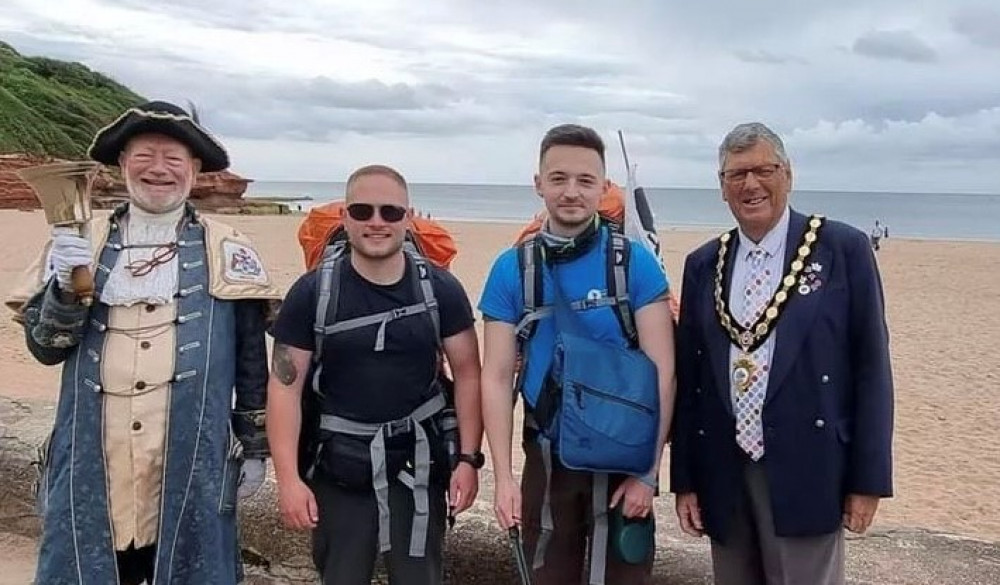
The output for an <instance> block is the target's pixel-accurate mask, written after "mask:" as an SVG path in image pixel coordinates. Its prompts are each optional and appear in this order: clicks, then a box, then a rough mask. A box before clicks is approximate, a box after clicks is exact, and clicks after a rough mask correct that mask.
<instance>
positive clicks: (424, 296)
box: [406, 249, 443, 350]
mask: <svg viewBox="0 0 1000 585" xmlns="http://www.w3.org/2000/svg"><path fill="white" fill-rule="evenodd" d="M406 258H407V261H408V262H410V265H411V269H412V270H413V275H414V276H415V278H414V279H413V286H414V289H415V291H416V293H417V298H418V299H420V301H419V302H421V303H423V305H424V306H425V307H426V308H427V311H426V313H427V317H428V318H429V319H430V322H431V327H432V328H433V330H434V339H436V340H437V343H438V349H439V350H440V349H443V348H442V346H441V311H440V308H439V307H438V301H437V297H436V296H434V283H433V282H432V281H431V266H430V264H429V263H428V262H427V259H426V258H424V257H423V256H421V255H420V254H419V253H418V252H417V251H416V250H415V249H414V250H413V251H410V250H407V251H406Z"/></svg>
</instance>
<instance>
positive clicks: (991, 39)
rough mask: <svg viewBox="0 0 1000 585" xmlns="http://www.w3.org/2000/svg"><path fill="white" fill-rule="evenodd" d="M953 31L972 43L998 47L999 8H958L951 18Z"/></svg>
mask: <svg viewBox="0 0 1000 585" xmlns="http://www.w3.org/2000/svg"><path fill="white" fill-rule="evenodd" d="M951 24H952V27H953V28H954V29H955V32H957V33H958V34H960V35H962V36H964V37H966V38H967V39H969V41H970V42H972V43H973V44H976V45H979V46H981V47H987V48H991V49H1000V10H997V9H995V8H987V7H986V6H967V7H964V8H960V9H959V10H958V11H957V12H956V13H955V16H954V17H953V18H952V20H951Z"/></svg>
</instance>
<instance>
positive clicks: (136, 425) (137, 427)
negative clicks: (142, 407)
mask: <svg viewBox="0 0 1000 585" xmlns="http://www.w3.org/2000/svg"><path fill="white" fill-rule="evenodd" d="M140 429H142V423H141V422H139V421H135V422H133V423H132V430H133V431H138V430H140Z"/></svg>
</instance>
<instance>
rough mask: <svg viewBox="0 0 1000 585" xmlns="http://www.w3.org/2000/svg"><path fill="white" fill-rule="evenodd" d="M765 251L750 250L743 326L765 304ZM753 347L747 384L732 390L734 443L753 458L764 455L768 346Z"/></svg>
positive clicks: (768, 277)
mask: <svg viewBox="0 0 1000 585" xmlns="http://www.w3.org/2000/svg"><path fill="white" fill-rule="evenodd" d="M767 256H769V254H768V253H767V252H766V251H765V250H762V249H760V248H756V249H754V250H751V251H750V253H749V259H748V266H747V279H746V284H745V286H744V290H743V307H742V308H743V314H742V321H743V326H744V327H750V326H751V325H752V324H753V323H754V322H756V321H757V319H758V318H759V317H760V314H761V313H763V312H764V309H765V308H766V307H767V302H768V301H769V300H770V299H769V294H768V293H769V292H770V290H771V287H770V281H771V271H770V270H768V269H767V268H766V267H765V260H766V259H767ZM767 345H768V344H767V343H764V344H762V345H761V347H759V348H757V349H756V350H755V351H754V352H753V354H752V356H751V358H752V359H753V362H754V364H756V366H757V367H756V368H754V370H753V372H752V373H751V375H750V386H749V387H748V388H747V389H746V391H744V392H740V390H739V389H734V391H733V392H734V395H735V398H736V404H735V413H736V443H737V444H738V445H739V446H740V448H741V449H743V450H744V451H746V453H747V455H749V456H750V458H751V459H753V460H754V461H757V460H759V459H760V458H761V457H763V456H764V427H763V424H762V422H761V416H760V414H761V409H762V408H763V406H764V398H765V396H766V395H767V376H766V374H767V370H768V368H769V365H768V361H769V360H768V347H767Z"/></svg>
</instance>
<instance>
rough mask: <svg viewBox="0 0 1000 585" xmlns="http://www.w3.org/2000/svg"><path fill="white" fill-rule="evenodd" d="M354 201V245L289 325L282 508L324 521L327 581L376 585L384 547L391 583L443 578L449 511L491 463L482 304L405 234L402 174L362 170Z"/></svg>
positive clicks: (350, 227) (433, 582)
mask: <svg viewBox="0 0 1000 585" xmlns="http://www.w3.org/2000/svg"><path fill="white" fill-rule="evenodd" d="M346 204H347V206H346V210H347V213H346V214H345V215H344V219H343V221H344V229H345V231H346V233H347V240H348V249H347V251H346V252H345V253H344V254H343V255H340V256H335V257H330V258H327V259H325V260H323V261H322V263H321V264H320V265H319V268H318V269H316V270H314V271H311V272H308V273H306V274H305V275H303V276H302V277H300V278H299V279H298V280H297V281H296V282H295V284H294V285H293V286H292V288H291V289H290V290H289V292H288V296H287V297H286V298H285V301H284V303H283V305H282V309H281V313H280V314H279V316H278V320H277V322H276V323H275V326H274V339H275V345H274V360H273V367H272V372H271V379H270V382H269V383H268V396H269V398H268V419H269V421H270V423H269V425H268V436H269V438H270V441H271V449H272V451H273V453H274V469H275V475H276V476H277V480H278V503H279V509H280V512H281V517H282V520H283V521H284V523H285V525H286V526H288V527H289V528H292V529H296V530H310V531H312V540H313V548H312V558H313V561H314V563H315V565H316V568H317V570H318V571H319V573H320V575H321V576H322V582H323V583H324V585H368V584H369V583H371V579H372V574H373V572H374V568H375V563H376V560H377V558H378V557H379V556H380V554H383V553H384V560H385V563H386V566H387V567H388V569H389V575H390V582H391V583H394V584H399V585H438V584H440V583H441V581H442V579H443V568H442V548H443V539H444V531H445V522H446V519H448V518H453V516H454V514H458V513H460V512H463V511H464V510H466V509H467V508H468V507H469V506H471V505H472V503H473V501H474V500H475V498H476V493H477V491H478V486H479V480H478V470H479V469H480V468H481V467H482V466H483V463H484V457H483V454H482V453H481V452H480V451H479V448H480V442H481V440H482V418H481V411H480V406H479V405H480V398H479V372H480V369H479V342H478V340H477V337H476V330H475V328H474V317H473V314H472V306H471V305H470V303H469V299H468V297H467V296H466V293H465V290H464V289H463V288H462V285H461V284H460V283H459V282H458V280H457V279H456V278H455V277H454V276H452V275H451V274H450V273H449V272H447V271H446V270H444V269H441V268H437V267H436V266H434V265H432V264H430V263H428V262H427V261H426V259H424V258H423V257H421V256H419V255H417V254H416V253H414V252H411V251H408V249H407V248H405V247H404V241H405V238H406V234H407V230H408V229H409V228H410V218H411V217H412V211H411V208H410V207H409V194H408V191H407V185H406V181H405V180H404V178H403V176H402V175H401V174H400V173H399V172H397V171H396V170H394V169H392V168H389V167H386V166H381V165H373V166H367V167H362V168H360V169H358V170H356V171H355V172H354V173H353V174H351V176H350V178H348V180H347V188H346ZM317 315H324V316H325V317H326V318H325V321H323V322H322V323H320V324H319V327H321V329H320V331H322V332H321V333H317V332H316V330H315V329H314V325H315V324H316V323H317V320H316V316H317ZM442 354H443V356H444V357H445V358H446V359H447V364H448V367H449V369H450V373H451V379H448V378H447V377H445V376H444V375H443V373H442V370H441V357H442ZM452 380H453V382H452ZM452 383H453V386H454V387H453V388H450V386H451V385H452ZM304 392H305V393H307V394H305V396H304V395H303V393H304ZM456 415H457V421H456V420H455V419H456ZM456 424H457V427H458V440H455V439H454V432H453V431H454V429H455V426H456ZM449 437H450V438H449ZM300 441H301V442H300ZM303 452H305V453H308V454H309V456H308V457H301V456H300V454H301V453H303Z"/></svg>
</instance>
